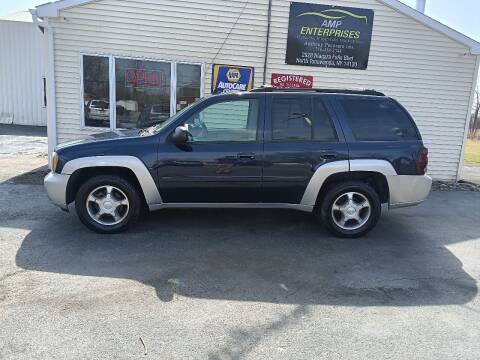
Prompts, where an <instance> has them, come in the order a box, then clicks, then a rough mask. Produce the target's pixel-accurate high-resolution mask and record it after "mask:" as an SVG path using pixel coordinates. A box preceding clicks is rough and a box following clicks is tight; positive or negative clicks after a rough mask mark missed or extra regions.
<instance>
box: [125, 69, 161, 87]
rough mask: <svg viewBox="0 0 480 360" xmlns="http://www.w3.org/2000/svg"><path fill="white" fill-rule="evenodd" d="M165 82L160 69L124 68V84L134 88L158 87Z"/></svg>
mask: <svg viewBox="0 0 480 360" xmlns="http://www.w3.org/2000/svg"><path fill="white" fill-rule="evenodd" d="M164 84H165V74H164V73H163V72H162V71H153V70H143V69H127V70H125V86H126V87H135V88H159V87H161V86H162V85H164Z"/></svg>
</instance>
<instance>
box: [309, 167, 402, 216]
mask: <svg viewBox="0 0 480 360" xmlns="http://www.w3.org/2000/svg"><path fill="white" fill-rule="evenodd" d="M354 171H369V172H378V173H380V174H383V175H384V176H385V177H386V178H387V183H388V185H389V187H390V186H391V185H393V184H392V183H393V182H394V179H396V177H397V176H398V175H397V172H396V171H395V169H394V168H393V166H392V164H390V163H389V162H388V161H386V160H378V159H359V160H350V161H348V160H342V161H332V162H329V163H327V164H325V165H321V166H319V167H318V168H317V169H316V170H315V173H314V174H313V176H312V178H311V179H310V182H309V183H308V185H307V188H306V190H305V193H304V194H303V198H302V201H301V205H306V206H312V207H313V206H315V203H316V201H317V197H318V194H319V192H320V189H321V188H322V185H323V184H324V183H325V181H326V180H327V179H328V177H329V176H331V175H334V174H337V173H348V172H354Z"/></svg>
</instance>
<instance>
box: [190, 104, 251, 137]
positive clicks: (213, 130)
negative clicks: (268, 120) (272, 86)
mask: <svg viewBox="0 0 480 360" xmlns="http://www.w3.org/2000/svg"><path fill="white" fill-rule="evenodd" d="M258 108H259V101H258V100H257V99H242V100H234V101H225V102H220V103H216V104H213V105H210V106H208V107H207V108H205V109H203V110H201V111H199V112H197V113H195V114H193V115H192V116H191V117H190V118H189V119H188V120H187V121H186V122H185V126H186V127H187V129H188V131H189V132H190V134H191V136H192V139H191V141H193V142H244V141H255V140H256V139H257V123H258Z"/></svg>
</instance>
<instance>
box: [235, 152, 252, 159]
mask: <svg viewBox="0 0 480 360" xmlns="http://www.w3.org/2000/svg"><path fill="white" fill-rule="evenodd" d="M237 159H240V160H253V159H255V154H254V153H240V154H237Z"/></svg>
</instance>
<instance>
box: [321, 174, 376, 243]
mask: <svg viewBox="0 0 480 360" xmlns="http://www.w3.org/2000/svg"><path fill="white" fill-rule="evenodd" d="M349 192H350V193H351V192H355V193H359V194H361V195H363V196H364V197H366V198H367V199H368V201H369V203H370V215H369V217H368V220H366V222H365V223H364V224H363V225H362V226H361V227H359V228H356V229H352V230H350V229H345V228H342V227H340V226H339V225H337V223H336V221H335V219H334V216H335V215H334V213H333V212H332V207H333V205H334V203H335V201H336V200H337V199H339V198H341V196H342V194H347V193H349ZM381 213H382V204H381V202H380V198H379V196H378V194H377V192H376V191H375V189H374V188H372V187H371V186H370V185H368V184H367V183H364V182H361V181H348V182H344V183H340V184H337V185H333V186H331V187H330V188H329V189H328V190H327V193H326V194H325V196H324V198H323V201H322V203H321V204H320V207H319V208H318V210H317V215H319V216H320V219H321V221H322V223H323V224H324V225H325V226H326V228H327V229H328V230H329V231H330V232H331V233H332V234H333V235H335V236H337V237H342V238H358V237H361V236H363V235H365V234H367V233H368V232H369V231H370V230H372V229H373V228H374V227H375V225H376V224H377V222H378V220H379V219H380V215H381ZM365 218H367V216H365ZM357 225H360V223H358V224H357Z"/></svg>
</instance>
